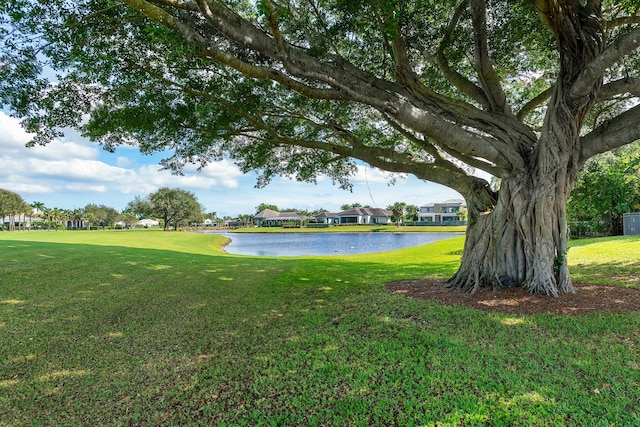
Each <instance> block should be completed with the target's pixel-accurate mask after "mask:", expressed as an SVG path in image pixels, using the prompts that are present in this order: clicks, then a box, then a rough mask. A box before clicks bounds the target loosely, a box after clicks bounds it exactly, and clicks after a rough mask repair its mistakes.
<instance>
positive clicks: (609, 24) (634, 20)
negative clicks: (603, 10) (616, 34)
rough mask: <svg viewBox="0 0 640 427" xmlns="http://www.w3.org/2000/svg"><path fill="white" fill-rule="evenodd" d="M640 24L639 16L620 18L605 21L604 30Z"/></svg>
mask: <svg viewBox="0 0 640 427" xmlns="http://www.w3.org/2000/svg"><path fill="white" fill-rule="evenodd" d="M637 24H640V16H622V17H620V18H615V19H611V20H609V21H605V23H604V28H605V30H611V29H614V28H618V27H622V26H624V25H637Z"/></svg>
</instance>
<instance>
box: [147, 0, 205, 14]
mask: <svg viewBox="0 0 640 427" xmlns="http://www.w3.org/2000/svg"><path fill="white" fill-rule="evenodd" d="M149 2H150V3H156V4H161V5H163V6H170V7H172V8H174V9H182V10H189V11H191V12H197V11H198V10H199V9H198V5H197V4H196V2H195V1H188V0H149Z"/></svg>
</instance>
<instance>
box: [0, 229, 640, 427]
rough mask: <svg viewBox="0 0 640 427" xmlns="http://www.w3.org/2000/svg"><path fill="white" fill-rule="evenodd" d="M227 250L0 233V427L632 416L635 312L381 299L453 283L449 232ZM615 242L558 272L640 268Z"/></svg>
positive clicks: (570, 421) (211, 242) (573, 253)
mask: <svg viewBox="0 0 640 427" xmlns="http://www.w3.org/2000/svg"><path fill="white" fill-rule="evenodd" d="M221 242H222V238H221V237H220V236H215V235H203V234H195V233H163V232H158V231H119V232H102V231H96V232H31V233H0V259H1V260H2V263H0V343H2V345H0V361H1V362H0V363H1V365H0V425H2V426H22V425H25V426H26V425H29V426H33V425H56V426H64V425H74V426H75V425H154V426H155V425H239V426H244V425H350V426H353V425H361V426H369V425H385V426H388V425H403V426H410V425H432V426H435V425H444V426H462V425H464V426H483V425H493V426H509V425H527V426H547V425H620V426H627V425H638V424H640V416H639V415H638V405H637V402H638V401H640V383H639V382H640V355H639V354H638V345H639V342H638V339H639V338H638V337H639V334H638V332H639V331H640V314H639V313H635V314H631V315H605V314H591V315H584V316H577V317H570V316H554V315H533V316H513V315H501V314H496V313H489V312H481V311H475V310H472V309H467V308H463V307H455V308H452V307H443V306H440V305H438V304H434V303H429V302H423V301H413V300H410V299H407V298H404V297H402V296H398V295H391V294H389V293H387V292H386V290H385V288H384V286H383V283H384V282H387V281H392V280H400V279H408V278H419V277H425V276H431V277H434V276H435V277H444V276H447V275H450V274H452V273H453V272H454V271H455V269H456V267H457V265H458V262H459V257H460V251H461V249H462V244H463V238H462V237H460V238H455V239H450V240H446V241H440V242H436V243H433V244H430V245H426V246H422V247H419V248H410V249H404V250H400V251H396V252H391V253H387V254H375V255H358V256H349V257H315V258H299V259H283V258H257V257H242V256H232V255H227V254H225V253H224V252H222V251H221V250H220V249H219V248H218V246H219V244H220V243H221ZM603 245H604V246H603ZM599 247H606V248H607V249H606V250H604V251H603V250H601V249H598V248H599ZM623 251H625V253H626V252H629V253H635V254H637V253H640V240H639V239H631V238H617V239H606V240H596V241H581V242H579V243H578V244H576V245H575V246H574V247H573V248H572V249H571V250H570V252H569V259H570V260H571V262H572V271H573V273H574V275H576V276H578V277H581V278H585V279H587V278H593V277H596V278H597V277H599V276H598V274H600V275H601V276H602V274H601V273H602V271H603V270H604V269H605V266H607V265H611V264H613V266H612V267H606V268H607V271H608V272H619V274H618V275H619V276H620V277H625V276H626V275H627V274H628V273H634V272H635V274H637V273H638V272H639V271H640V261H638V260H637V256H636V259H635V260H633V257H631V258H628V259H627V258H621V257H619V256H616V254H619V253H622V252H623ZM603 253H605V254H606V256H605V255H603ZM608 257H611V259H609V258H608ZM574 259H578V260H579V262H576V261H574ZM610 261H613V263H611V262H610ZM627 282H629V283H630V284H631V285H634V283H631V281H629V280H627ZM627 282H623V283H620V284H622V285H625V284H627V285H628V284H629V283H627ZM635 285H637V282H635Z"/></svg>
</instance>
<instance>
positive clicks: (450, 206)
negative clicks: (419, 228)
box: [418, 199, 467, 224]
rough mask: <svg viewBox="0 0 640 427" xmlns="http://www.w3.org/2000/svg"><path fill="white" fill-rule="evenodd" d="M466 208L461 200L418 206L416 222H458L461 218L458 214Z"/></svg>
mask: <svg viewBox="0 0 640 427" xmlns="http://www.w3.org/2000/svg"><path fill="white" fill-rule="evenodd" d="M466 208H467V204H466V203H465V201H464V200H463V199H451V200H446V201H444V202H442V203H429V204H426V205H423V206H420V209H419V211H418V222H431V223H441V224H446V223H451V222H460V221H462V218H461V217H460V215H459V212H460V211H461V210H463V209H466Z"/></svg>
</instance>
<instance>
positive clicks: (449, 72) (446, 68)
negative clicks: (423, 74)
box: [435, 0, 491, 109]
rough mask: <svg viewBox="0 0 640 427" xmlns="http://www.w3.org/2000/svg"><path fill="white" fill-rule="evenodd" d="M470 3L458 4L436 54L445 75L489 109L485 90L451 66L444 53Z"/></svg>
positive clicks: (466, 1)
mask: <svg viewBox="0 0 640 427" xmlns="http://www.w3.org/2000/svg"><path fill="white" fill-rule="evenodd" d="M468 5H469V0H462V1H461V2H460V4H459V5H458V7H457V9H456V11H455V13H454V15H453V17H452V18H451V21H450V22H449V26H448V28H447V32H446V33H445V35H444V37H443V38H442V40H441V41H440V45H439V46H438V50H437V52H436V55H435V59H436V61H437V63H438V67H439V68H440V71H442V73H443V74H444V75H445V77H446V78H447V79H448V80H449V81H450V82H451V83H452V84H453V85H455V87H457V88H458V89H459V90H460V91H461V92H462V93H464V94H466V95H467V96H469V97H470V98H471V99H473V100H474V101H475V102H477V103H478V104H480V105H482V106H483V107H484V108H485V109H489V108H490V106H491V105H490V102H489V100H488V99H487V97H486V96H485V93H484V91H483V90H482V89H481V88H479V87H478V86H476V85H475V84H473V82H471V81H470V80H469V79H467V78H466V77H465V76H463V75H462V74H460V73H458V72H457V71H456V70H454V69H453V68H451V66H450V65H449V61H448V60H447V57H446V55H445V54H444V51H445V49H446V48H447V47H448V45H449V44H450V43H451V40H452V39H453V33H454V31H455V29H456V26H457V25H458V22H459V21H460V19H461V18H462V15H463V14H464V12H465V11H466V10H467V7H468Z"/></svg>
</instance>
